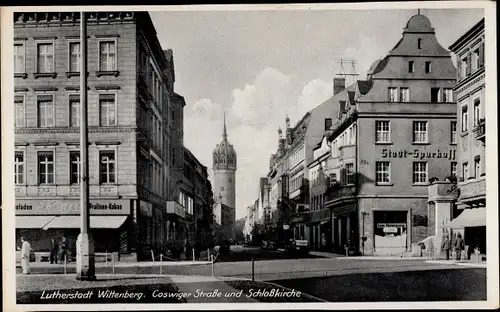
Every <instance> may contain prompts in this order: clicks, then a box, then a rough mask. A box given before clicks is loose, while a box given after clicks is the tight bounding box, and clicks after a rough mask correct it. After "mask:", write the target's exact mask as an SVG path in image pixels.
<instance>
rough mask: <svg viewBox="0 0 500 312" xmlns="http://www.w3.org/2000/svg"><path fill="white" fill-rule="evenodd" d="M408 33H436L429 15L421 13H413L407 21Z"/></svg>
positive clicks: (405, 30) (406, 29) (406, 28)
mask: <svg viewBox="0 0 500 312" xmlns="http://www.w3.org/2000/svg"><path fill="white" fill-rule="evenodd" d="M404 32H406V33H434V28H432V24H431V21H430V20H429V19H428V18H427V16H425V15H422V14H420V12H419V13H418V14H417V15H413V16H412V17H411V18H410V19H409V20H408V23H406V27H405V29H404Z"/></svg>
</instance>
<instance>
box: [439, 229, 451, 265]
mask: <svg viewBox="0 0 500 312" xmlns="http://www.w3.org/2000/svg"><path fill="white" fill-rule="evenodd" d="M450 249H451V241H450V238H449V237H448V234H445V236H444V238H443V244H442V246H441V250H442V251H444V252H445V253H446V260H450Z"/></svg>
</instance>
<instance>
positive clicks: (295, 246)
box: [286, 239, 309, 254]
mask: <svg viewBox="0 0 500 312" xmlns="http://www.w3.org/2000/svg"><path fill="white" fill-rule="evenodd" d="M286 250H287V251H288V252H290V253H294V254H309V242H308V241H307V240H306V239H291V240H290V243H289V244H288V245H287V249H286Z"/></svg>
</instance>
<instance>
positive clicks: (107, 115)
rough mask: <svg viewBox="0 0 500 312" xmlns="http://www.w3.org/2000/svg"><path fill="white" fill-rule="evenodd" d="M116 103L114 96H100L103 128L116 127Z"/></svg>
mask: <svg viewBox="0 0 500 312" xmlns="http://www.w3.org/2000/svg"><path fill="white" fill-rule="evenodd" d="M115 106H116V102H115V95H114V94H99V107H100V115H101V126H103V127H107V126H116V109H115Z"/></svg>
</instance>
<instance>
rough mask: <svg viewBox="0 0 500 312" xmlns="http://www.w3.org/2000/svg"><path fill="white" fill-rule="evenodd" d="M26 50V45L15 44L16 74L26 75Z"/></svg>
mask: <svg viewBox="0 0 500 312" xmlns="http://www.w3.org/2000/svg"><path fill="white" fill-rule="evenodd" d="M25 58H26V54H25V49H24V44H22V43H16V44H14V73H25V72H26V68H25V64H26V63H25Z"/></svg>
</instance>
